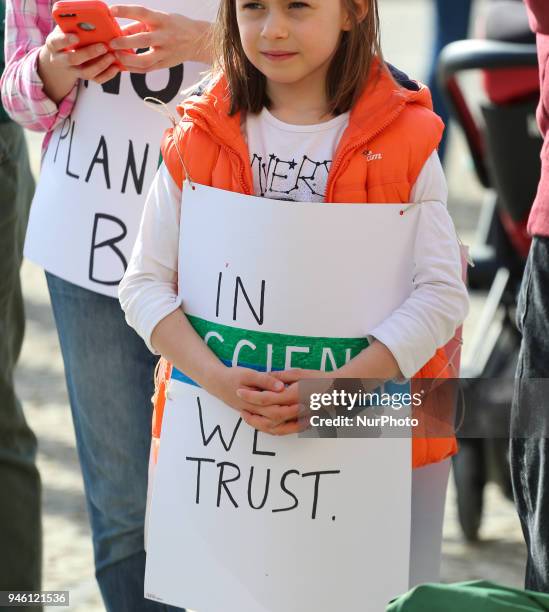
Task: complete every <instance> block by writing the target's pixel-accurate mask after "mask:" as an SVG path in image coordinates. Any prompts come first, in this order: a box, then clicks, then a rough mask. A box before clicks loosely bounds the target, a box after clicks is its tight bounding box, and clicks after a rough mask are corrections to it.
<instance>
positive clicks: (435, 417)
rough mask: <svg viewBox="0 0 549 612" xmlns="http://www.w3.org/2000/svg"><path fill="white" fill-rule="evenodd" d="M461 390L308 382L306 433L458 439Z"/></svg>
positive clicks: (424, 384) (303, 395) (436, 384)
mask: <svg viewBox="0 0 549 612" xmlns="http://www.w3.org/2000/svg"><path fill="white" fill-rule="evenodd" d="M455 391H456V386H455V385H448V384H445V381H434V380H423V381H421V383H418V381H415V380H414V381H409V380H406V381H400V382H397V381H389V382H385V383H380V381H375V380H366V379H308V380H302V381H300V383H299V396H300V397H299V402H300V405H301V406H302V408H303V416H302V421H303V422H304V423H306V427H307V428H306V429H305V430H304V431H303V432H302V433H301V434H300V435H302V436H305V437H320V438H342V437H348V438H356V437H369V438H407V437H418V436H419V437H422V436H423V437H427V436H429V437H431V436H433V437H434V436H436V437H441V436H442V437H446V436H452V435H454V415H455V407H456V393H455Z"/></svg>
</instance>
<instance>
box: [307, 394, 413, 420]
mask: <svg viewBox="0 0 549 612" xmlns="http://www.w3.org/2000/svg"><path fill="white" fill-rule="evenodd" d="M424 395H425V392H424V391H423V390H422V391H416V392H414V393H409V392H397V391H392V392H391V391H385V390H383V391H382V390H381V389H379V390H376V391H346V390H345V389H332V390H331V391H329V392H323V393H320V392H319V393H311V394H310V396H309V408H310V410H311V415H310V417H309V424H310V426H311V427H357V426H358V427H407V428H409V427H418V426H419V418H417V417H413V416H411V415H409V414H407V415H406V416H403V415H402V412H401V411H402V410H403V409H404V410H406V409H411V408H412V407H413V406H415V407H419V406H421V405H422V404H423V399H424ZM373 407H376V408H382V409H391V410H392V411H393V413H392V414H391V413H390V414H373V411H372V410H369V411H368V410H366V408H373ZM333 408H335V409H338V412H341V411H346V413H344V414H335V415H331V416H326V414H325V411H326V410H329V409H333ZM320 411H322V412H320ZM394 413H398V414H394Z"/></svg>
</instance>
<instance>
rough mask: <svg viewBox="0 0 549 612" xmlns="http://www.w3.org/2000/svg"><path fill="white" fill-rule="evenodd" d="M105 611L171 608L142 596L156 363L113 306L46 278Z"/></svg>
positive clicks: (101, 297)
mask: <svg viewBox="0 0 549 612" xmlns="http://www.w3.org/2000/svg"><path fill="white" fill-rule="evenodd" d="M46 278H47V281H48V288H49V292H50V297H51V303H52V307H53V314H54V317H55V322H56V326H57V331H58V334H59V341H60V343H61V350H62V353H63V360H64V363H65V375H66V379H67V387H68V391H69V398H70V404H71V411H72V417H73V421H74V428H75V432H76V442H77V447H78V456H79V458H80V464H81V467H82V475H83V478H84V487H85V491H86V500H87V507H88V513H89V518H90V523H91V528H92V532H93V546H94V556H95V569H96V577H97V582H98V584H99V588H100V589H101V594H102V596H103V600H104V602H105V606H106V608H107V610H108V611H109V612H111V611H112V612H141V611H151V612H152V611H157V612H159V611H166V610H174V609H176V608H172V607H171V606H165V605H161V604H159V603H155V602H153V601H149V600H146V599H145V598H144V597H143V590H144V571H145V552H144V535H143V534H144V518H145V502H146V495H147V470H148V460H149V449H150V442H151V418H152V404H151V396H152V394H153V387H154V385H153V375H154V368H155V363H156V360H157V358H156V357H154V356H153V355H152V354H151V353H150V352H149V351H148V349H147V348H146V346H145V344H144V342H143V341H142V340H141V338H140V337H139V336H138V335H137V334H136V333H135V332H134V331H133V330H132V329H131V328H130V327H128V325H127V324H126V321H125V319H124V314H123V312H122V310H121V308H120V304H119V303H118V300H116V299H114V298H110V297H107V296H104V295H100V294H98V293H94V292H92V291H89V290H87V289H83V288H81V287H78V286H77V285H73V284H72V283H69V282H67V281H64V280H62V279H60V278H59V277H56V276H53V275H52V274H49V273H46Z"/></svg>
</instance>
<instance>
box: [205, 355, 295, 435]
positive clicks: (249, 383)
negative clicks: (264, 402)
mask: <svg viewBox="0 0 549 612" xmlns="http://www.w3.org/2000/svg"><path fill="white" fill-rule="evenodd" d="M205 388H206V387H205ZM239 389H245V390H246V391H252V390H256V391H257V392H260V391H264V392H265V393H267V392H269V393H272V394H274V395H276V394H277V392H280V391H282V390H283V389H284V383H282V382H281V381H279V380H277V379H276V378H274V376H271V375H270V374H267V373H265V372H256V371H255V370H251V369H249V368H241V367H232V368H230V367H226V366H223V365H222V366H220V368H219V369H218V371H217V373H216V376H215V382H213V383H212V384H210V385H209V387H208V388H206V390H207V391H209V392H210V393H212V394H213V395H215V396H216V397H218V398H219V399H220V400H222V401H223V402H225V403H226V404H227V405H228V406H230V407H231V408H234V409H235V410H238V411H239V412H242V411H245V412H250V413H254V414H258V415H264V414H265V413H266V410H265V409H264V408H262V407H261V406H256V405H254V404H251V403H249V402H247V401H246V400H245V399H242V398H241V397H240V396H239V394H238V390H239ZM287 413H288V410H286V411H284V410H273V412H272V415H271V416H272V419H271V420H272V421H273V423H278V422H280V421H281V420H284V417H286V416H287Z"/></svg>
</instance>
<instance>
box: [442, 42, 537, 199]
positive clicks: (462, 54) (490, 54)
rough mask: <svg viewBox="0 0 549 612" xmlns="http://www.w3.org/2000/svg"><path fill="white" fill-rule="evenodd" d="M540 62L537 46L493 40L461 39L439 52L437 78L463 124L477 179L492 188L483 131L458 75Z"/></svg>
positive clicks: (451, 108) (454, 112)
mask: <svg viewBox="0 0 549 612" xmlns="http://www.w3.org/2000/svg"><path fill="white" fill-rule="evenodd" d="M537 65H538V56H537V50H536V45H525V44H519V43H509V42H499V41H494V40H460V41H457V42H454V43H451V44H449V45H447V46H446V47H445V48H444V49H443V50H442V53H441V54H440V58H439V62H438V69H437V81H438V85H439V87H440V90H441V92H442V94H443V96H444V98H445V100H446V103H447V105H448V108H449V110H450V113H451V114H452V115H453V116H454V117H455V118H456V119H457V121H458V123H459V124H460V125H461V127H462V129H463V131H464V133H465V138H466V139H467V144H468V145H469V149H470V151H471V156H472V158H473V163H474V165H475V170H476V173H477V175H478V178H479V180H480V182H481V183H482V185H483V186H484V187H490V185H491V181H490V178H489V173H488V169H487V167H486V162H485V155H484V142H483V138H482V132H481V130H480V128H479V126H478V125H477V122H476V121H475V118H474V117H473V114H472V113H471V111H470V109H469V106H468V105H467V102H466V100H465V96H464V95H463V91H462V89H461V87H460V85H459V82H458V79H457V76H458V74H459V73H461V72H465V71H467V70H497V69H505V68H507V69H508V68H531V67H536V66H537Z"/></svg>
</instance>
